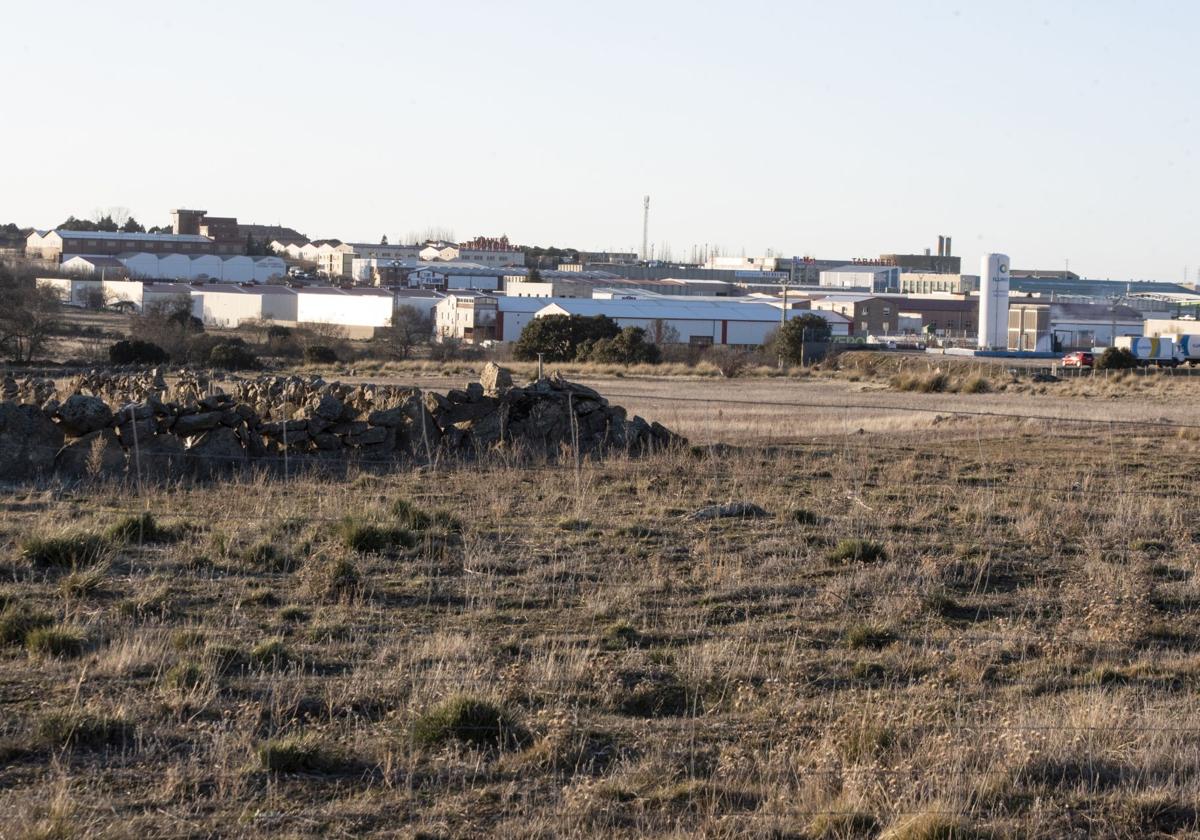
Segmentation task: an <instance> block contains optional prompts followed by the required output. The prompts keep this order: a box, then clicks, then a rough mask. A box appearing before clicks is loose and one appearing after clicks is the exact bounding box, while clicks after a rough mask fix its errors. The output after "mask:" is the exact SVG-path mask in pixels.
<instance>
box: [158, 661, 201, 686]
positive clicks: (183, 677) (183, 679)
mask: <svg viewBox="0 0 1200 840" xmlns="http://www.w3.org/2000/svg"><path fill="white" fill-rule="evenodd" d="M164 682H165V683H166V685H167V687H168V688H174V689H177V690H179V691H189V690H191V689H193V688H195V687H196V686H198V685H200V683H202V682H204V669H203V668H201V667H200V666H199V665H198V664H196V663H195V662H180V663H179V664H177V665H175V666H174V667H172V668H171V670H169V671H167V674H166V678H165V680H164Z"/></svg>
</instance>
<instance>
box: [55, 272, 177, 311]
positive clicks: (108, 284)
mask: <svg viewBox="0 0 1200 840" xmlns="http://www.w3.org/2000/svg"><path fill="white" fill-rule="evenodd" d="M37 285H38V286H39V287H41V288H47V289H53V290H54V291H55V292H56V293H57V294H58V296H59V298H60V299H61V300H62V302H63V303H67V304H71V305H72V306H91V305H93V304H95V303H97V302H98V301H99V302H103V305H105V306H111V307H120V306H122V305H124V306H126V307H128V308H130V309H133V310H134V311H138V312H140V311H141V310H142V308H143V307H145V306H147V305H151V304H155V303H161V302H163V301H167V300H171V299H178V298H181V297H182V298H187V297H190V295H191V293H192V291H193V288H194V287H192V286H189V285H188V284H187V283H143V282H142V281H140V280H123V279H120V278H108V279H100V278H99V277H84V276H79V277H44V278H40V279H38V281H37ZM97 292H98V293H99V295H97Z"/></svg>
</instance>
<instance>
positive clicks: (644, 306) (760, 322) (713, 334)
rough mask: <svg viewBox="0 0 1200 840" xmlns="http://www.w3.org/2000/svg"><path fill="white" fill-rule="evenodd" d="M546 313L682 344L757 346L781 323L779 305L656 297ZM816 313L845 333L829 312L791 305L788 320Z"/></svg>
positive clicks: (543, 312)
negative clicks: (673, 336) (600, 320)
mask: <svg viewBox="0 0 1200 840" xmlns="http://www.w3.org/2000/svg"><path fill="white" fill-rule="evenodd" d="M547 315H581V316H585V317H587V316H593V315H607V316H608V317H609V318H612V319H613V320H614V321H616V322H617V324H618V326H620V327H622V328H625V327H641V328H643V329H644V330H646V332H647V333H649V334H650V335H651V336H654V335H658V334H661V333H662V332H663V331H664V330H667V329H670V330H673V331H674V332H675V333H677V334H678V336H679V338H678V340H679V341H680V342H681V343H684V344H694V345H709V344H730V345H736V346H745V347H752V346H753V347H756V346H759V345H761V344H762V343H763V342H764V341H766V339H767V336H768V335H770V334H771V332H772V331H774V330H775V329H777V328H778V327H779V321H780V307H779V306H777V305H773V304H770V303H757V302H754V303H751V302H745V303H743V302H740V301H737V300H726V299H720V300H694V299H691V300H688V299H671V300H663V299H654V298H640V299H636V300H582V299H580V300H560V301H558V302H555V303H551V304H549V305H547V306H545V307H543V308H542V309H539V310H538V312H537V315H536V317H538V318H544V317H546V316H547ZM802 315H818V316H820V317H821V318H824V319H825V320H826V322H827V323H829V325H830V328H831V332H832V333H833V334H834V335H846V334H847V332H848V321H847V319H846V318H845V317H844V316H842V315H838V314H836V313H832V312H813V311H811V310H808V309H789V310H788V313H787V317H788V318H789V319H792V318H798V317H800V316H802Z"/></svg>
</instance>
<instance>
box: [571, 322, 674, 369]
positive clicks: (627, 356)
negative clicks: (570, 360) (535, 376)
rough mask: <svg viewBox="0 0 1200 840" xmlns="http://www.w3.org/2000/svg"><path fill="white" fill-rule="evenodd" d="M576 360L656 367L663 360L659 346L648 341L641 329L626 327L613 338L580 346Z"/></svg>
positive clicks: (597, 340) (601, 339)
mask: <svg viewBox="0 0 1200 840" xmlns="http://www.w3.org/2000/svg"><path fill="white" fill-rule="evenodd" d="M575 358H576V360H578V361H581V362H599V363H601V364H615V365H637V364H651V365H656V364H658V363H659V361H661V359H662V352H661V351H660V350H659V349H658V345H656V344H652V343H651V342H649V341H647V340H646V331H645V330H644V329H642V328H641V327H626V328H625V329H623V330H621V332H620V333H618V334H617V335H615V336H613V337H612V338H600V339H596V340H595V341H587V342H584V343H583V344H580V345H579V347H578V349H577V350H576V353H575Z"/></svg>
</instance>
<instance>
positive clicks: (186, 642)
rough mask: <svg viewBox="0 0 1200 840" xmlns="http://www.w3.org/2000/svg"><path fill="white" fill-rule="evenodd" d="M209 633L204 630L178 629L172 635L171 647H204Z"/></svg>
mask: <svg viewBox="0 0 1200 840" xmlns="http://www.w3.org/2000/svg"><path fill="white" fill-rule="evenodd" d="M207 639H208V635H207V634H206V633H205V632H204V631H203V630H195V629H183V630H176V631H175V633H174V634H172V636H171V647H172V648H173V649H174V650H191V649H192V648H198V647H203V646H204V643H205V641H207Z"/></svg>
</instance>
